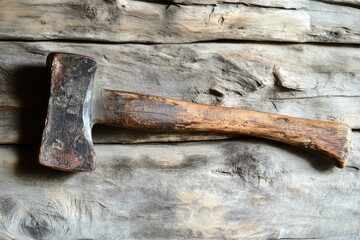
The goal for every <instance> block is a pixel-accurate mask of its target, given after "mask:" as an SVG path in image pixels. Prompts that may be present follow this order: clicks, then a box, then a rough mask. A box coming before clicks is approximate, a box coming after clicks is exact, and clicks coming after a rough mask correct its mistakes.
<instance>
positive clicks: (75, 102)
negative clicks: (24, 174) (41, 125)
mask: <svg viewBox="0 0 360 240" xmlns="http://www.w3.org/2000/svg"><path fill="white" fill-rule="evenodd" d="M49 63H50V66H49V67H50V68H51V69H50V70H51V89H50V98H49V106H48V112H47V117H46V122H45V129H44V132H43V136H42V142H41V148H40V154H39V163H40V164H42V165H45V166H48V167H51V168H55V169H59V170H64V171H92V170H93V169H94V167H95V161H94V160H95V154H94V150H93V143H92V137H91V125H90V124H91V121H90V108H91V94H92V81H93V78H94V75H95V71H96V66H97V64H96V62H95V61H94V60H93V59H91V58H89V57H85V56H81V55H77V54H65V53H53V54H52V55H51V56H50V61H49Z"/></svg>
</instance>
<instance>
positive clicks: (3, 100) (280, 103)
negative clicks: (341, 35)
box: [0, 42, 360, 143]
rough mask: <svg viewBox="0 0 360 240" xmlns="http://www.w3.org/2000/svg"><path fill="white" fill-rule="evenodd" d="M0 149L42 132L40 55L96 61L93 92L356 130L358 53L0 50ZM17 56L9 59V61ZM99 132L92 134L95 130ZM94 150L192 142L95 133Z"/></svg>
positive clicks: (11, 45)
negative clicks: (57, 53) (248, 111)
mask: <svg viewBox="0 0 360 240" xmlns="http://www.w3.org/2000/svg"><path fill="white" fill-rule="evenodd" d="M0 51H1V54H0V61H1V62H2V64H1V66H0V70H1V71H0V76H1V77H0V91H1V94H0V108H1V112H0V118H1V119H2V120H1V122H0V135H1V138H0V141H1V142H2V143H20V142H34V140H35V139H36V138H37V137H38V135H39V133H41V130H42V128H43V122H44V120H43V119H42V118H41V116H43V109H45V108H46V106H45V105H46V104H44V102H46V97H45V92H46V89H48V81H49V79H48V78H47V75H46V69H45V60H46V55H47V54H48V53H49V52H51V51H66V52H74V53H80V54H85V55H90V56H92V57H95V58H96V59H97V60H98V63H99V66H98V70H97V72H96V75H95V82H96V85H97V87H98V88H100V87H102V88H109V89H115V90H123V91H135V92H140V93H146V94H153V95H160V96H164V97H171V98H175V99H179V100H185V101H191V102H198V103H205V104H211V105H218V106H225V107H237V108H244V109H251V110H258V111H264V112H271V113H278V114H285V115H292V116H297V117H305V118H313V119H319V120H337V121H341V122H346V123H348V124H349V125H350V126H351V127H352V128H353V129H354V130H356V129H359V127H360V108H359V102H360V95H359V92H360V81H359V80H358V78H359V76H360V65H359V64H357V63H358V62H359V61H360V51H358V50H357V48H356V47H352V46H342V47H337V46H323V45H299V44H286V45H281V44H260V43H242V44H235V43H231V44H230V43H227V44H219V43H211V44H210V43H209V44H186V45H181V44H179V45H166V44H165V45H154V46H147V45H133V44H130V45H129V44H126V45H102V44H73V43H52V42H51V43H48V42H36V43H24V42H2V44H1V45H0ZM14 53H16V54H14ZM97 129H99V128H97ZM97 129H96V131H95V133H94V139H95V142H144V141H157V140H162V141H167V140H172V139H173V140H174V139H177V140H186V139H199V138H202V137H205V138H207V137H208V136H193V135H192V136H187V137H185V136H179V135H177V136H174V135H169V134H160V135H154V134H153V133H151V134H146V135H143V134H140V135H139V134H138V133H126V132H124V131H123V130H122V129H114V128H111V129H109V128H101V131H97Z"/></svg>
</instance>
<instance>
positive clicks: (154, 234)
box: [0, 133, 360, 240]
mask: <svg viewBox="0 0 360 240" xmlns="http://www.w3.org/2000/svg"><path fill="white" fill-rule="evenodd" d="M353 139H354V142H353V146H352V149H353V151H352V155H351V157H350V160H349V167H347V168H345V169H342V170H340V169H337V168H333V167H331V166H330V165H327V164H326V163H324V162H322V161H321V160H320V159H318V158H316V157H314V156H313V155H312V154H304V153H303V151H298V150H296V149H293V148H285V147H284V146H283V145H281V144H280V145H278V144H275V143H272V142H270V141H266V140H259V139H242V140H236V141H219V142H216V143H215V142H208V143H182V144H146V145H142V144H141V145H96V146H95V151H96V152H97V155H98V165H97V170H96V171H95V172H93V173H80V174H71V173H63V172H56V171H52V170H50V169H47V168H43V167H41V166H37V165H36V164H35V159H36V156H37V147H29V146H28V147H24V146H0V152H1V153H2V154H1V155H0V185H1V191H0V203H1V204H0V238H1V239H147V238H152V239H169V238H171V239H199V238H214V239H286V238H288V239H293V238H295V239H306V238H310V239H313V238H315V239H350V240H355V239H358V237H359V226H360V225H359V224H360V223H359V218H358V216H359V209H360V201H359V195H360V185H359V184H360V179H359V176H360V175H359V170H358V169H359V167H360V162H359V159H360V152H359V151H360V135H359V133H354V134H353ZM274 152H276V154H274Z"/></svg>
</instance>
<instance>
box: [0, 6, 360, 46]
mask: <svg viewBox="0 0 360 240" xmlns="http://www.w3.org/2000/svg"><path fill="white" fill-rule="evenodd" d="M178 2H181V3H183V4H177V3H178ZM219 2H222V4H219ZM326 2H335V3H336V2H338V1H326ZM342 2H345V3H347V2H349V1H342ZM184 3H192V2H191V1H188V0H186V1H183V0H181V1H130V0H121V1H97V0H90V1H86V2H79V1H73V0H66V1H59V0H56V1H51V2H49V1H46V0H38V1H31V2H29V1H12V2H7V1H2V2H0V9H1V10H2V11H1V12H0V39H25V40H49V39H69V40H87V41H111V42H157V43H180V42H194V41H209V40H219V39H228V40H256V41H287V42H336V43H355V44H358V43H360V34H359V33H360V26H359V25H358V24H357V23H358V22H359V18H360V14H359V11H360V10H359V9H357V8H353V7H347V6H339V5H334V4H328V3H324V2H322V1H310V0H302V1H284V0H282V1H279V0H278V1H263V0H257V1H211V0H209V1H205V3H207V4H195V5H185V4H184ZM193 3H200V1H194V2H193ZM209 3H211V4H210V5H209ZM214 3H216V4H214ZM234 3H235V4H234ZM351 3H352V2H351ZM352 4H353V3H352Z"/></svg>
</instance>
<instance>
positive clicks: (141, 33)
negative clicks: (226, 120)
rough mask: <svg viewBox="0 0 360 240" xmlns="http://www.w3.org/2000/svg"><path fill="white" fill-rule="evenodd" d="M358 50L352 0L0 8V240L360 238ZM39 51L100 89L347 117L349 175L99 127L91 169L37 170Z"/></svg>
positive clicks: (272, 151) (231, 142) (245, 147)
mask: <svg viewBox="0 0 360 240" xmlns="http://www.w3.org/2000/svg"><path fill="white" fill-rule="evenodd" d="M358 44H360V2H359V1H358V0H272V1H266V0H223V1H222V0H162V1H161V0H136V1H135V0H117V1H115V0H87V1H75V0H63V1H59V0H51V1H49V0H33V1H25V0H18V1H0V143H1V144H2V145H0V238H1V239H147V238H149V239H199V238H213V239H359V238H360V220H359V219H360V176H359V168H360V159H359V158H360V132H359V129H360V80H359V77H360V64H359V63H360V49H359V45H358ZM52 51H66V52H73V53H80V54H86V55H89V56H92V57H95V58H96V59H97V60H98V62H99V67H98V71H97V74H96V79H95V81H96V85H97V86H98V87H108V88H112V89H119V90H128V91H136V92H140V93H147V94H156V95H161V96H165V97H172V98H176V99H181V100H186V101H192V102H198V103H206V104H212V105H219V106H227V107H236V108H244V109H253V110H259V111H266V112H272V113H279V114H288V115H293V116H298V117H305V118H314V119H322V120H336V121H342V122H346V123H348V124H349V125H350V126H351V127H352V128H353V134H352V137H353V142H352V149H351V151H352V153H351V156H350V160H349V163H348V166H347V167H346V168H345V169H337V168H334V167H332V166H330V165H328V164H327V163H325V162H323V161H322V160H321V159H319V158H318V157H316V156H314V155H312V154H309V153H305V152H303V151H300V150H297V149H295V148H292V147H289V146H285V145H282V144H278V143H274V142H271V141H267V140H261V139H256V138H250V137H234V136H220V135H209V134H199V135H192V134H187V135H174V134H166V133H163V134H152V133H151V134H150V133H141V132H131V131H125V130H122V129H115V128H111V127H104V126H96V127H95V129H94V131H93V135H94V141H95V142H96V143H97V144H96V146H95V150H96V154H97V169H96V171H95V172H92V173H63V172H57V171H53V170H49V169H46V168H44V167H40V166H38V165H36V164H35V161H36V158H37V151H38V139H39V136H40V134H41V130H42V127H43V121H44V119H43V115H44V111H45V109H46V106H45V103H46V97H45V96H46V94H47V89H48V87H49V86H48V84H49V78H48V76H47V73H46V69H45V60H46V56H47V54H48V53H49V52H52ZM198 140H209V141H198ZM210 140H212V141H210ZM134 143H136V144H134Z"/></svg>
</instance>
